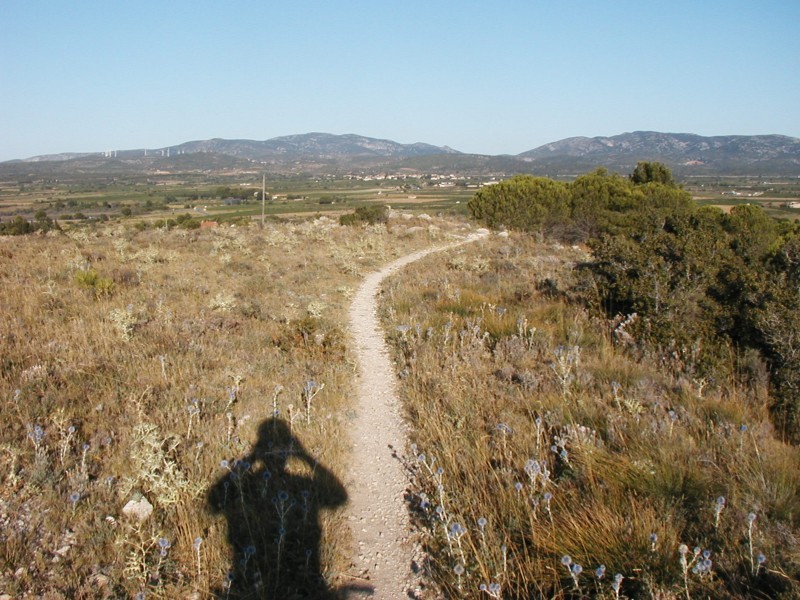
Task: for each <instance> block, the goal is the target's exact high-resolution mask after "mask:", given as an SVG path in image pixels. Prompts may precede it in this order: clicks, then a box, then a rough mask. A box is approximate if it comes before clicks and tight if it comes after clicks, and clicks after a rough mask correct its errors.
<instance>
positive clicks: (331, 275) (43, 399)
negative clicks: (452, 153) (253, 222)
mask: <svg viewBox="0 0 800 600" xmlns="http://www.w3.org/2000/svg"><path fill="white" fill-rule="evenodd" d="M410 226H416V229H413V230H412V229H411V228H410ZM444 235H445V234H444V232H443V231H442V230H440V229H438V228H428V223H419V222H417V221H415V220H410V221H406V220H402V222H393V223H391V224H390V225H389V226H388V227H384V226H381V227H372V228H343V227H340V226H338V225H337V224H335V223H333V222H332V221H329V220H327V219H325V218H321V219H318V220H314V221H311V220H309V221H300V222H291V223H284V224H270V225H268V226H267V228H265V229H264V230H261V229H259V228H257V227H239V228H227V227H225V228H223V227H220V228H216V229H209V230H197V231H185V230H170V231H162V230H150V231H144V232H136V231H133V230H130V229H126V228H124V227H122V226H114V227H110V228H106V229H83V230H72V231H70V232H68V233H67V234H50V235H46V236H30V237H24V238H22V237H17V238H2V239H0V306H2V315H0V350H1V351H0V411H2V416H3V427H2V429H0V480H2V486H0V540H1V541H0V592H3V593H6V594H9V595H11V596H15V597H16V596H19V597H22V596H28V597H47V598H61V597H69V598H102V597H107V598H112V597H113V598H116V597H134V596H136V595H137V594H145V593H146V594H147V596H148V597H163V598H167V597H169V598H176V597H194V598H208V597H212V596H213V595H214V594H226V593H229V595H230V597H249V596H250V595H258V594H264V593H269V590H270V587H273V588H274V589H281V590H284V591H287V590H291V589H295V591H296V593H299V594H301V593H302V590H303V589H311V588H310V587H309V586H312V584H313V585H316V584H317V583H314V582H312V583H307V582H306V583H304V582H302V581H299V580H298V581H297V582H296V583H291V584H287V583H286V582H285V579H286V578H284V581H283V582H281V583H279V582H278V576H277V575H275V574H274V573H272V572H271V569H270V565H268V564H266V563H265V562H264V561H266V558H265V557H264V556H261V555H259V556H256V557H252V556H250V557H249V558H250V559H251V560H250V566H248V565H246V564H245V565H243V564H240V561H241V560H242V557H243V556H246V555H247V554H248V553H250V554H252V552H250V551H249V550H247V546H249V545H254V549H256V548H257V549H258V552H260V553H262V554H263V553H264V552H267V553H268V552H272V550H270V548H271V545H272V544H273V543H277V539H276V538H273V537H270V538H269V539H266V535H267V534H268V533H270V532H272V533H271V535H274V531H273V530H272V529H269V527H272V525H274V524H275V523H276V520H277V519H278V516H277V515H278V513H279V512H280V511H279V503H280V502H283V501H284V499H283V498H282V497H280V496H281V494H280V492H281V491H291V493H292V496H291V497H290V498H288V499H286V504H287V506H289V505H291V506H289V508H287V510H286V511H285V512H286V515H285V520H286V521H287V522H288V521H293V523H287V524H286V527H285V528H284V532H283V533H279V534H277V535H278V536H279V537H282V538H283V537H286V538H287V540H286V541H285V542H284V541H282V542H281V544H282V545H281V551H282V552H284V553H288V552H289V543H290V540H289V539H288V538H289V537H290V536H291V535H293V533H292V532H294V531H296V530H297V527H300V525H298V526H297V527H295V529H292V526H293V524H297V523H300V519H301V515H302V527H300V528H301V529H302V528H305V531H307V532H308V531H309V527H311V530H312V532H313V533H314V535H313V536H311V538H310V540H311V541H310V542H309V543H313V544H316V545H317V547H316V548H305V549H306V550H311V553H310V554H308V555H306V556H305V558H304V559H303V560H305V565H306V567H307V568H308V567H309V565H312V566H313V567H314V568H310V569H308V570H309V571H310V575H309V577H310V578H313V577H314V575H315V573H314V572H313V571H314V570H315V569H316V571H318V573H316V575H320V574H321V575H322V576H323V577H324V578H325V580H326V581H327V582H328V585H329V586H334V585H335V583H336V581H337V579H338V576H339V574H340V573H341V572H342V571H343V569H345V568H346V567H347V566H348V563H347V552H348V549H347V528H346V526H345V524H344V523H343V522H342V519H341V510H340V509H339V508H335V507H337V506H339V507H340V506H341V502H340V501H337V502H333V501H330V502H328V506H329V507H330V508H331V510H319V509H325V507H326V505H325V500H326V495H328V499H330V498H332V497H333V496H334V495H335V494H336V493H338V492H337V491H336V490H337V489H338V488H337V485H338V481H341V479H342V474H343V473H344V472H345V470H346V468H347V452H348V444H347V429H348V414H349V413H348V410H349V408H350V406H351V400H352V394H353V375H354V371H353V364H352V361H351V357H350V355H349V351H348V343H349V342H348V340H347V336H346V332H345V330H344V327H345V323H346V308H347V306H348V304H349V297H350V294H351V292H352V290H353V289H354V288H355V287H356V286H357V285H358V281H359V278H360V275H361V274H362V273H364V272H367V271H370V270H373V269H374V268H376V267H377V266H378V265H379V264H381V263H383V262H385V261H388V260H390V259H392V258H394V257H395V256H399V255H402V254H405V253H407V252H409V251H411V250H413V249H417V248H420V247H423V246H428V245H430V244H431V243H433V242H436V241H437V240H439V239H443V237H444ZM312 382H313V383H312ZM309 405H310V406H309ZM274 413H276V414H277V415H278V417H279V418H280V421H279V423H283V424H288V425H287V426H289V427H291V429H292V433H293V436H294V439H293V440H292V441H291V442H287V439H288V438H287V439H283V440H282V441H283V442H287V443H291V444H292V449H291V453H290V455H286V454H285V453H284V454H280V456H282V457H283V458H282V460H284V462H285V461H286V460H287V459H288V463H289V464H288V465H283V466H286V469H285V472H282V473H281V476H282V479H280V481H279V480H278V479H275V480H273V483H271V484H269V485H267V484H264V485H263V486H262V487H261V488H259V489H261V490H262V491H261V492H260V494H261V496H260V498H261V500H259V501H258V502H260V504H259V503H258V502H256V503H255V504H257V506H251V507H244V506H243V505H244V501H243V500H242V499H241V498H243V497H244V494H245V492H246V490H247V489H248V488H247V485H249V484H246V483H245V482H246V481H252V479H253V476H254V474H255V473H256V472H258V473H260V474H261V475H263V474H264V470H265V466H264V465H266V464H268V460H269V457H270V455H273V454H279V451H283V450H285V448H280V449H278V450H273V449H272V447H271V446H269V444H267V445H266V446H265V445H263V444H264V442H265V440H264V438H263V437H262V438H261V440H260V441H259V426H260V425H261V424H263V423H264V422H265V419H267V418H269V417H272V416H273V414H274ZM276 431H277V429H276ZM262 434H263V432H262ZM279 437H280V436H276V439H278V438H279ZM284 437H286V436H284ZM270 443H271V442H270ZM258 444H262V445H261V446H259V445H258ZM301 445H302V446H301ZM301 447H303V448H304V449H305V450H304V452H303V451H301ZM251 457H252V461H253V464H249V463H250V461H249V460H248V459H250V458H251ZM237 459H238V460H239V461H240V462H238V463H237V462H235V461H236V460H237ZM222 461H228V462H227V463H224V465H225V466H221V465H222V464H223V463H222ZM256 461H260V462H259V463H258V464H255V463H256ZM245 463H248V464H245ZM337 480H338V481H337ZM292 482H294V483H295V484H297V485H295V486H294V487H292V485H293V483H292ZM298 482H307V483H308V485H309V486H310V485H311V484H312V483H315V482H316V483H318V484H319V486H318V487H317V488H314V489H313V490H311V492H313V493H309V490H304V489H300V488H299V487H298V486H299V485H300V483H298ZM309 482H310V483H309ZM253 485H255V484H253ZM280 485H285V486H287V487H286V489H285V490H281V489H280V487H279V486H280ZM270 486H272V487H270ZM215 490H216V492H215ZM219 490H224V494H223V496H224V497H223V498H222V499H221V500H220V498H219V497H216V498H215V497H214V494H215V493H219ZM228 492H230V496H228ZM236 494H239V495H238V496H237V495H236ZM234 498H240V503H241V504H242V508H243V509H244V510H243V511H239V512H237V510H238V509H235V507H234V506H232V504H231V503H233V502H234V500H233V499H234ZM143 499H144V500H143ZM273 499H274V500H273ZM144 501H146V502H147V503H149V504H150V505H151V506H152V514H151V515H150V516H149V517H147V518H143V519H142V520H141V522H140V521H139V520H138V519H137V518H133V517H131V516H126V514H124V513H123V510H122V509H123V507H125V506H126V505H127V504H128V503H129V502H139V503H141V504H140V505H142V506H143V505H144ZM309 503H310V504H309ZM301 507H305V508H303V510H301ZM214 511H217V512H219V513H222V514H213V513H214ZM259 511H260V514H259ZM317 513H318V514H319V515H320V517H319V518H320V521H321V522H320V527H319V528H315V527H316V525H315V524H313V523H311V525H308V523H309V522H311V521H313V520H314V517H315V516H316V515H317ZM223 515H226V516H227V517H228V519H229V520H230V521H231V522H232V523H234V520H237V519H238V521H236V522H235V523H234V525H235V526H231V527H230V528H228V527H227V524H226V520H225V518H223ZM309 515H311V516H310V517H309ZM255 517H258V518H255ZM248 519H249V520H248ZM264 522H269V523H271V524H272V525H269V526H267V525H266V524H264ZM243 524H244V525H246V526H243ZM275 530H276V531H277V528H276V529H275ZM235 536H241V538H242V539H234V537H235ZM314 536H316V537H321V539H320V540H315V539H313V538H314ZM229 538H230V539H229ZM244 538H247V539H244ZM317 542H318V543H317ZM295 558H296V557H295ZM245 562H247V561H245ZM317 563H318V566H316V565H317ZM229 569H230V570H232V572H233V577H234V579H233V581H232V582H231V581H230V580H229V579H228V572H229ZM259 569H261V571H260V572H259ZM259 578H260V581H259ZM281 585H282V586H283V587H280V586H281ZM259 586H260V587H259ZM291 586H294V587H293V588H292V587H291ZM304 586H306V587H304ZM228 588H230V589H228ZM265 590H266V591H265ZM293 593H294V592H293ZM286 594H287V596H288V595H289V592H288V591H287V592H286Z"/></svg>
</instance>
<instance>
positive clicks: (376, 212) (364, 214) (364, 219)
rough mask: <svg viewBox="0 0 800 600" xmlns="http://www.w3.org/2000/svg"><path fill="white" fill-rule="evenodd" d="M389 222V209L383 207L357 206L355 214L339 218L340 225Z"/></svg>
mask: <svg viewBox="0 0 800 600" xmlns="http://www.w3.org/2000/svg"><path fill="white" fill-rule="evenodd" d="M388 220H389V209H388V208H387V207H386V206H385V205H382V204H381V205H371V206H359V207H358V208H357V209H356V210H355V212H353V213H350V214H347V215H342V216H341V217H339V224H340V225H361V224H364V223H366V224H368V225H375V224H376V223H386V221H388Z"/></svg>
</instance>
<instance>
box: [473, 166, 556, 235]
mask: <svg viewBox="0 0 800 600" xmlns="http://www.w3.org/2000/svg"><path fill="white" fill-rule="evenodd" d="M467 206H468V208H469V211H470V214H471V215H472V217H473V218H474V219H477V220H478V221H480V222H482V223H484V224H485V225H487V226H489V227H502V226H505V227H508V228H511V229H519V230H522V231H530V232H537V233H540V234H544V235H550V234H551V233H553V232H554V230H556V229H558V228H560V227H563V226H564V225H566V223H567V220H568V217H569V189H568V187H567V185H566V184H564V183H561V182H558V181H553V180H552V179H547V178H545V177H532V176H530V175H516V176H514V177H512V178H511V179H507V180H505V181H501V182H500V183H498V184H495V185H490V186H486V187H484V188H482V189H481V190H479V191H478V192H477V193H476V194H475V195H474V196H473V197H472V199H471V200H470V201H469V204H468V205H467Z"/></svg>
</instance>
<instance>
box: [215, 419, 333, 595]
mask: <svg viewBox="0 0 800 600" xmlns="http://www.w3.org/2000/svg"><path fill="white" fill-rule="evenodd" d="M290 460H291V461H292V462H293V463H294V461H299V462H300V463H304V464H305V465H306V467H307V468H306V469H298V468H292V469H287V463H288V462H289V461H290ZM223 466H225V467H226V468H227V473H226V474H225V475H224V476H223V477H221V478H220V479H219V480H218V481H217V482H216V483H215V484H214V486H213V487H212V488H211V490H210V492H209V495H208V504H209V507H210V510H211V511H212V512H213V513H217V514H223V515H224V516H225V518H226V519H227V521H228V542H229V543H230V546H231V550H232V554H233V564H232V566H231V569H230V573H229V575H228V581H227V582H226V583H225V585H224V586H223V588H222V589H219V590H216V595H217V597H219V598H237V599H240V598H248V599H256V598H257V599H276V600H277V599H282V600H284V599H285V600H292V599H299V598H303V599H320V600H334V599H337V598H342V597H343V596H342V594H345V595H346V594H347V592H346V590H343V589H340V590H332V589H330V588H329V587H328V586H327V585H326V582H325V579H324V577H323V575H322V572H321V569H320V540H321V536H322V529H321V526H320V518H319V517H320V510H321V509H332V508H335V507H340V506H342V505H343V504H344V503H345V502H346V500H347V492H346V491H345V489H344V487H343V486H342V484H341V482H340V481H339V480H338V479H337V478H336V477H335V476H334V475H333V473H331V472H330V471H329V470H328V469H326V468H325V467H324V466H323V465H321V464H319V463H318V462H317V461H316V460H315V459H314V458H313V457H312V456H311V455H309V454H308V452H307V451H306V450H305V448H303V445H302V444H301V443H300V441H299V440H298V439H297V438H296V437H295V436H294V435H293V434H292V432H291V430H290V428H289V426H288V424H287V423H286V422H285V421H284V420H282V419H278V418H270V419H267V420H265V421H264V422H263V423H262V424H261V426H260V427H259V429H258V440H257V442H256V445H255V447H254V448H253V451H252V452H251V453H250V454H249V455H247V456H245V457H243V458H241V459H239V460H236V461H234V462H233V463H232V464H227V463H223ZM298 466H299V465H298ZM301 470H303V471H307V472H309V473H310V474H298V472H299V471H301Z"/></svg>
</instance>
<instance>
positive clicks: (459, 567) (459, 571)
mask: <svg viewBox="0 0 800 600" xmlns="http://www.w3.org/2000/svg"><path fill="white" fill-rule="evenodd" d="M453 573H455V574H456V575H458V576H459V577H461V576H462V575H463V574H464V565H462V564H458V565H456V566H455V567H453Z"/></svg>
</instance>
